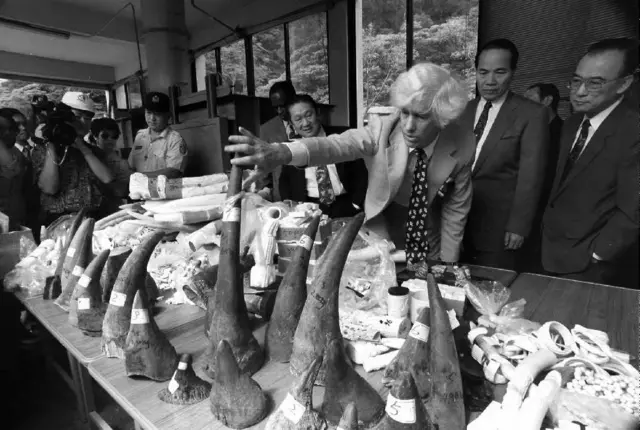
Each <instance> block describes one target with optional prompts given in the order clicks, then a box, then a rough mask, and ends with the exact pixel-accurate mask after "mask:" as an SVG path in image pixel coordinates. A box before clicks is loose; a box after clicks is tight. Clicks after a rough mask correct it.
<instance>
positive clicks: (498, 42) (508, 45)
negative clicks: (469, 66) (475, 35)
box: [476, 39, 520, 70]
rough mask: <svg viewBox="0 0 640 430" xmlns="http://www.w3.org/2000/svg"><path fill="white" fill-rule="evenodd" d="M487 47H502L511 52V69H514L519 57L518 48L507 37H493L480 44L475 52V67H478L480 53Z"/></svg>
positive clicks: (486, 49) (487, 48)
mask: <svg viewBox="0 0 640 430" xmlns="http://www.w3.org/2000/svg"><path fill="white" fill-rule="evenodd" d="M489 49H504V50H505V51H509V53H510V54H511V61H510V66H511V69H512V70H515V69H516V67H518V59H519V58H520V53H519V52H518V48H516V45H515V44H514V43H513V42H512V41H510V40H509V39H493V40H490V41H488V42H487V43H485V44H484V45H482V47H481V48H480V50H479V51H478V53H477V54H476V67H478V61H479V60H480V54H482V53H483V52H484V51H488V50H489Z"/></svg>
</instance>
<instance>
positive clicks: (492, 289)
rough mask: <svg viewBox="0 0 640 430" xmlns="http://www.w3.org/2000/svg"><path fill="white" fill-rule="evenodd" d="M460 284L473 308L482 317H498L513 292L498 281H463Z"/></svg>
mask: <svg viewBox="0 0 640 430" xmlns="http://www.w3.org/2000/svg"><path fill="white" fill-rule="evenodd" d="M460 284H461V285H462V286H463V288H464V292H465V294H466V295H467V297H468V298H469V301H470V302H471V304H472V305H473V307H474V308H476V310H477V311H478V312H480V314H482V315H497V314H498V312H500V309H502V307H503V306H504V305H505V304H506V303H507V302H508V301H509V297H510V296H511V290H509V289H508V288H507V287H505V286H504V285H503V284H502V283H501V282H498V281H478V282H471V281H468V280H463V281H461V282H460Z"/></svg>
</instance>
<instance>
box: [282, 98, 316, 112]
mask: <svg viewBox="0 0 640 430" xmlns="http://www.w3.org/2000/svg"><path fill="white" fill-rule="evenodd" d="M298 103H307V104H309V105H310V106H312V107H313V110H315V111H316V112H318V103H316V101H315V100H314V99H313V97H311V96H310V95H309V94H296V95H295V96H293V98H292V99H291V101H290V102H289V103H288V104H287V110H289V108H290V107H291V106H293V105H297V104H298Z"/></svg>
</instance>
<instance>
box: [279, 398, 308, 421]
mask: <svg viewBox="0 0 640 430" xmlns="http://www.w3.org/2000/svg"><path fill="white" fill-rule="evenodd" d="M280 410H281V411H282V413H283V414H284V416H285V417H286V418H287V419H288V420H289V421H291V422H292V423H293V424H298V422H299V421H300V419H302V416H303V415H304V406H303V405H302V404H301V403H299V402H298V401H297V400H296V399H295V398H294V397H293V396H292V395H291V394H290V393H287V397H286V398H285V399H284V402H282V404H281V405H280Z"/></svg>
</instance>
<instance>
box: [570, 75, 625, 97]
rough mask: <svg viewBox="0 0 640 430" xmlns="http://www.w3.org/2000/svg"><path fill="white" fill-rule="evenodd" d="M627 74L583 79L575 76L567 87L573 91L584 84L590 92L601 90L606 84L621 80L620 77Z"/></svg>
mask: <svg viewBox="0 0 640 430" xmlns="http://www.w3.org/2000/svg"><path fill="white" fill-rule="evenodd" d="M625 77H626V76H622V77H619V78H616V79H602V78H587V79H582V78H578V77H575V78H573V79H571V80H570V81H569V83H568V84H567V88H569V89H570V90H571V91H578V90H579V89H580V87H581V86H582V85H583V84H584V88H585V89H586V90H587V91H588V92H590V93H593V92H596V91H600V90H601V89H602V87H604V86H605V84H609V83H611V82H615V81H619V80H620V79H624V78H625Z"/></svg>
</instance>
